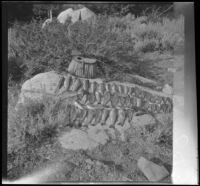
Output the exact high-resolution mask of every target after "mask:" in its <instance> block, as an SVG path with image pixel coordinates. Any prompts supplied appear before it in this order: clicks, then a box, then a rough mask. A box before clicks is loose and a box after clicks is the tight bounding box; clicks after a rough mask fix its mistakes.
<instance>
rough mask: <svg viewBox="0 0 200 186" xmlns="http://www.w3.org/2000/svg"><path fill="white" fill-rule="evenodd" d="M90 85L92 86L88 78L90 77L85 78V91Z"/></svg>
mask: <svg viewBox="0 0 200 186" xmlns="http://www.w3.org/2000/svg"><path fill="white" fill-rule="evenodd" d="M89 86H90V82H89V80H88V79H84V80H83V89H84V90H85V91H88V89H89Z"/></svg>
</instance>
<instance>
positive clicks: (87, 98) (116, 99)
mask: <svg viewBox="0 0 200 186" xmlns="http://www.w3.org/2000/svg"><path fill="white" fill-rule="evenodd" d="M77 101H79V102H80V103H81V104H83V105H88V104H89V105H98V104H100V105H103V106H107V107H116V108H131V109H134V108H141V109H145V110H148V111H149V112H154V113H158V112H163V113H170V112H171V111H172V106H171V103H170V102H169V101H168V100H166V101H165V102H164V101H163V102H162V104H161V105H160V104H155V103H151V102H149V101H145V100H142V99H140V98H137V97H134V96H129V95H127V96H126V97H124V96H120V95H118V94H117V93H115V94H110V92H106V93H105V94H104V95H102V94H101V93H99V92H95V93H84V92H82V93H81V94H79V95H78V99H77Z"/></svg>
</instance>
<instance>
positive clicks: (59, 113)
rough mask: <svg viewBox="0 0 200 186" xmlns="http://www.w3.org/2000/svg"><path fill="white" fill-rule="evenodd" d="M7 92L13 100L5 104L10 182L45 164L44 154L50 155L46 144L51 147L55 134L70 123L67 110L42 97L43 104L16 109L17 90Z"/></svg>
mask: <svg viewBox="0 0 200 186" xmlns="http://www.w3.org/2000/svg"><path fill="white" fill-rule="evenodd" d="M9 90H10V91H9V97H10V98H13V99H12V100H9V104H8V177H9V178H12V179H13V178H19V176H22V175H24V174H27V173H28V172H29V171H33V169H34V167H38V166H40V162H43V161H45V158H46V154H47V153H50V152H51V150H50V149H48V151H47V149H46V150H45V148H46V147H45V146H46V145H45V144H50V145H51V146H52V145H53V144H54V143H53V142H54V140H55V139H56V137H57V134H58V133H59V132H60V130H61V129H62V128H63V126H65V125H67V124H68V123H69V119H68V114H67V113H68V112H69V107H68V105H67V104H65V103H64V102H59V101H56V100H51V99H49V98H45V97H44V99H43V101H42V102H37V101H31V100H30V101H29V102H27V104H25V105H23V106H21V107H19V108H18V110H15V109H14V108H15V105H16V102H15V101H14V98H15V96H16V92H15V91H16V89H15V91H14V90H13V89H11V88H10V89H9ZM38 151H42V152H40V153H38ZM16 168H17V170H16Z"/></svg>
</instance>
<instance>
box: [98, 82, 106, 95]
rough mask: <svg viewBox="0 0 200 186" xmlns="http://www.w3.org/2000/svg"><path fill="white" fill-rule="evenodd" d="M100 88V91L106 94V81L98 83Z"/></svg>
mask: <svg viewBox="0 0 200 186" xmlns="http://www.w3.org/2000/svg"><path fill="white" fill-rule="evenodd" d="M98 89H99V92H100V93H101V94H104V92H105V90H106V88H105V83H100V84H98Z"/></svg>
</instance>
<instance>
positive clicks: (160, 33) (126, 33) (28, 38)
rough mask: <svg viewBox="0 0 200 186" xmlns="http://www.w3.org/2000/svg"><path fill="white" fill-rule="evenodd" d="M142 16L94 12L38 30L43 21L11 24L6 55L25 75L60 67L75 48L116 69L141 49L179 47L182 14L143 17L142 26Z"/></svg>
mask: <svg viewBox="0 0 200 186" xmlns="http://www.w3.org/2000/svg"><path fill="white" fill-rule="evenodd" d="M142 19H145V18H144V17H143V18H142V17H139V18H136V19H135V18H134V16H130V15H129V16H126V17H116V16H113V17H111V16H99V17H98V19H97V21H96V22H95V23H83V22H81V21H79V22H76V23H75V24H73V25H71V24H65V25H62V24H59V23H58V22H56V20H54V21H53V23H52V24H50V25H49V26H48V27H46V28H45V29H43V30H42V29H41V24H42V21H36V20H32V21H31V22H30V23H29V24H20V23H15V24H14V25H13V27H12V28H10V30H9V35H8V40H9V48H8V55H9V56H16V54H17V55H18V56H19V57H20V58H21V59H23V68H24V69H26V71H25V77H26V78H30V77H32V76H33V75H35V74H37V73H40V72H45V71H49V70H56V71H59V72H62V71H65V70H66V68H67V67H68V64H69V62H70V61H71V59H72V55H71V52H72V50H74V49H77V50H79V51H80V52H81V53H82V54H83V55H86V56H93V57H96V58H97V59H103V61H104V62H105V63H106V62H107V64H108V65H109V64H111V63H112V64H114V66H116V67H117V68H116V69H118V67H119V66H120V65H121V64H125V65H126V64H127V63H128V64H129V65H130V62H131V63H132V66H133V65H134V63H135V62H136V60H138V59H139V56H142V54H141V53H147V52H155V51H157V52H159V53H161V52H162V53H164V52H173V51H174V49H176V48H177V47H183V44H184V19H183V17H179V18H178V19H174V20H169V19H167V18H163V19H162V21H160V22H156V23H154V22H151V21H148V22H147V24H146V25H143V26H141V24H140V22H141V20H142ZM101 61H102V60H101ZM100 65H101V66H102V65H103V64H100ZM141 65H142V63H141ZM11 68H14V66H13V67H12V65H11ZM104 69H106V68H104ZM107 69H108V68H107ZM120 70H121V69H120ZM124 70H127V69H124ZM135 71H138V69H135ZM130 72H131V71H130ZM132 72H133V70H132ZM132 72H131V73H132Z"/></svg>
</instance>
